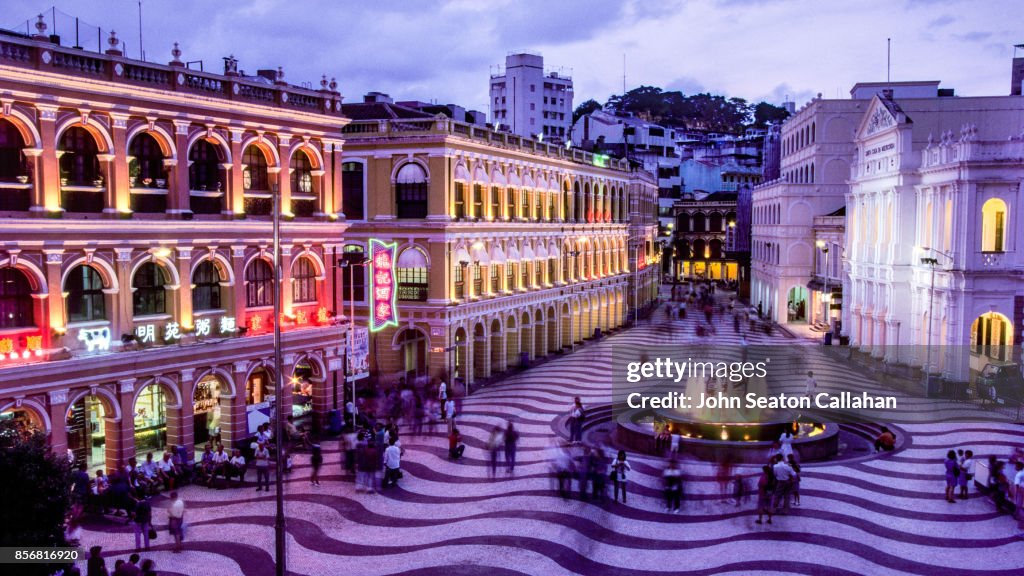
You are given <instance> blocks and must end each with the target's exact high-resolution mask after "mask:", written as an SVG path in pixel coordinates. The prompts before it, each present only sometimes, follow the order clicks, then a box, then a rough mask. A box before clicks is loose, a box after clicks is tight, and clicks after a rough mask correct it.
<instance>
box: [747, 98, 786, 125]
mask: <svg viewBox="0 0 1024 576" xmlns="http://www.w3.org/2000/svg"><path fill="white" fill-rule="evenodd" d="M786 118H789V111H788V110H786V109H785V108H783V107H781V106H774V105H772V104H769V103H767V102H758V103H757V105H755V106H754V126H755V127H756V128H764V127H765V126H767V125H769V124H780V123H781V122H782V121H783V120H785V119H786Z"/></svg>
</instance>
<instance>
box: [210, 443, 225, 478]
mask: <svg viewBox="0 0 1024 576" xmlns="http://www.w3.org/2000/svg"><path fill="white" fill-rule="evenodd" d="M228 460H230V457H229V456H228V454H227V452H225V451H224V445H223V444H218V445H217V451H216V452H214V453H213V473H212V474H210V485H211V486H212V485H213V481H214V480H216V479H217V475H218V474H221V475H223V476H224V479H225V480H227V473H228Z"/></svg>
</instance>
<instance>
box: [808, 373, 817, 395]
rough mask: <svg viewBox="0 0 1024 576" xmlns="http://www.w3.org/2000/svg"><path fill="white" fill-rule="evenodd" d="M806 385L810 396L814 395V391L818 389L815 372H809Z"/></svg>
mask: <svg viewBox="0 0 1024 576" xmlns="http://www.w3.org/2000/svg"><path fill="white" fill-rule="evenodd" d="M806 386H807V395H808V396H813V395H814V393H815V392H816V391H817V390H818V381H817V380H815V379H814V372H811V371H808V372H807V382H806Z"/></svg>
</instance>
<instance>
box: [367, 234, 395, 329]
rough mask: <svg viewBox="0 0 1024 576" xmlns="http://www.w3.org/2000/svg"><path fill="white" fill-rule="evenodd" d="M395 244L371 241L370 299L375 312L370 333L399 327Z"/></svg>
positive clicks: (373, 239)
mask: <svg viewBox="0 0 1024 576" xmlns="http://www.w3.org/2000/svg"><path fill="white" fill-rule="evenodd" d="M397 249H398V245H397V244H396V243H394V242H391V243H386V242H381V241H380V240H377V239H375V238H372V239H370V295H371V296H370V298H371V302H372V304H373V311H372V313H371V314H370V331H371V332H376V331H378V330H383V329H384V328H387V327H388V326H398V310H397V309H396V308H395V300H396V297H397V291H396V290H395V252H396V251H397Z"/></svg>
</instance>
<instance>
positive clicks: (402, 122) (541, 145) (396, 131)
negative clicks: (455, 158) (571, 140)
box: [342, 118, 629, 171]
mask: <svg viewBox="0 0 1024 576" xmlns="http://www.w3.org/2000/svg"><path fill="white" fill-rule="evenodd" d="M342 132H343V133H345V135H346V136H347V137H348V138H351V139H353V140H356V139H359V138H380V137H387V136H404V135H410V136H411V135H423V134H436V135H441V136H446V135H447V136H461V137H465V138H469V139H472V140H479V141H483V142H486V143H488V144H489V145H492V146H499V147H501V148H508V149H513V150H520V151H526V152H529V153H531V154H539V155H542V156H547V157H549V158H558V159H561V160H570V161H573V162H577V163H580V164H590V165H595V166H604V167H607V168H610V169H612V170H620V171H627V170H629V162H628V161H626V160H624V159H619V158H608V157H605V156H603V155H596V156H595V155H594V154H593V153H591V152H586V151H583V150H580V149H578V148H569V149H567V148H565V147H564V146H558V145H554V144H549V143H547V142H538V141H536V140H531V139H527V138H521V137H519V136H517V135H515V134H510V133H508V132H498V131H495V130H492V129H490V128H484V127H482V126H477V125H473V124H467V123H465V122H458V121H455V120H450V119H448V118H423V119H416V120H409V119H394V120H358V121H355V122H352V123H350V124H348V125H346V126H345V127H344V128H342Z"/></svg>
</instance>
